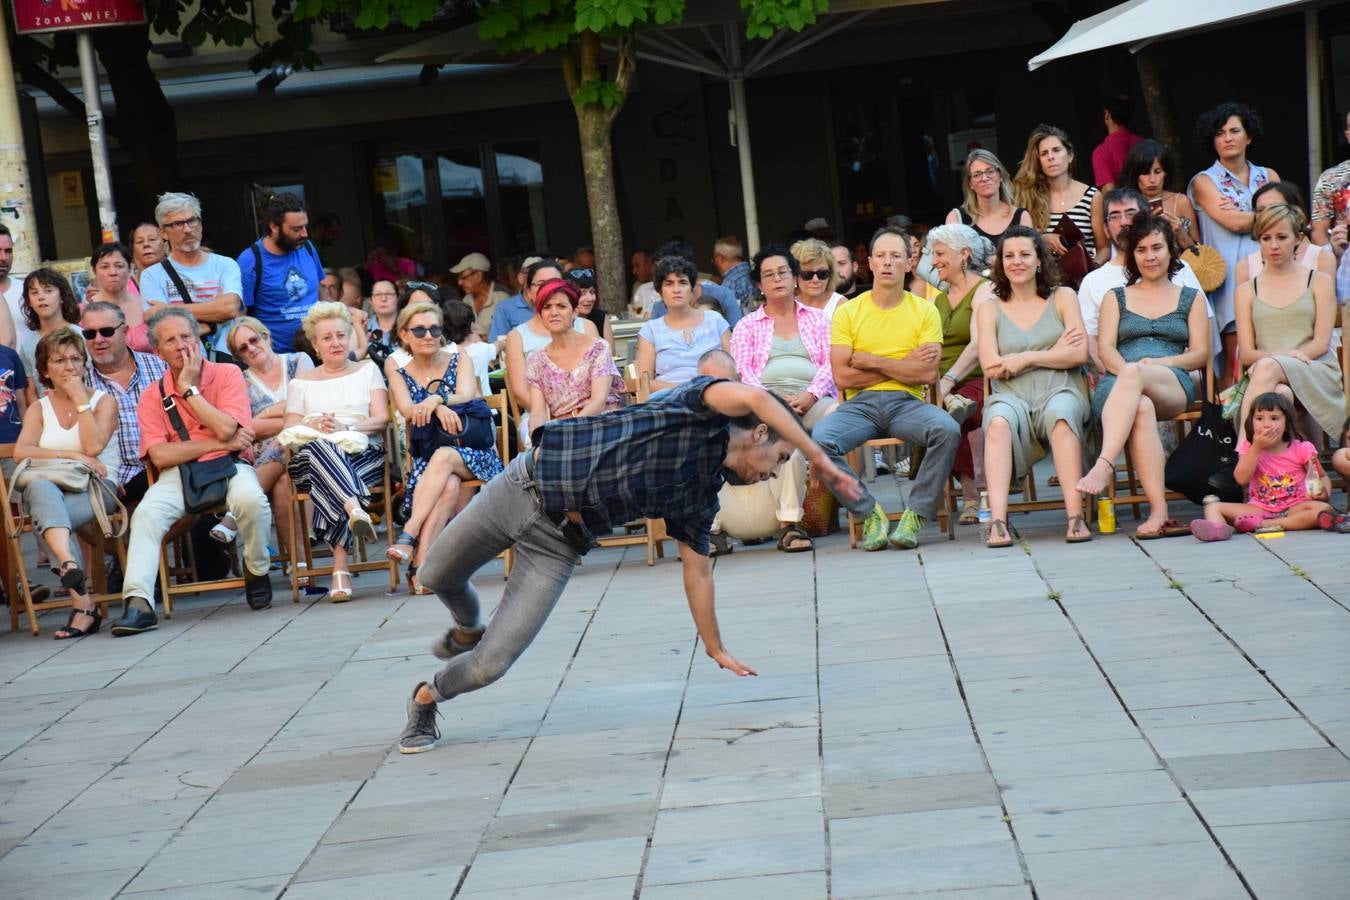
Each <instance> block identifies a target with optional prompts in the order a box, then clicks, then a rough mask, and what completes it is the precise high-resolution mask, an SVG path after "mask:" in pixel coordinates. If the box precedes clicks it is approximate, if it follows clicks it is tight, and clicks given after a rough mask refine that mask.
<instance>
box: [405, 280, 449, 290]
mask: <svg viewBox="0 0 1350 900" xmlns="http://www.w3.org/2000/svg"><path fill="white" fill-rule="evenodd" d="M404 287H405V288H406V289H407V290H409V291H428V290H430V291H439V290H440V289H441V288H440V285H437V284H432V283H431V282H430V281H409V282H408V283H407V284H405V285H404Z"/></svg>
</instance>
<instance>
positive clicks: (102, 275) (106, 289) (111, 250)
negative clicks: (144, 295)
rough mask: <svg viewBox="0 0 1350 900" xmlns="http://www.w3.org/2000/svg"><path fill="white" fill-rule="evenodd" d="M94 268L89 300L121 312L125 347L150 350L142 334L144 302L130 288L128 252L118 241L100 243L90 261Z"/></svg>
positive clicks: (143, 332)
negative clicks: (110, 306) (124, 332)
mask: <svg viewBox="0 0 1350 900" xmlns="http://www.w3.org/2000/svg"><path fill="white" fill-rule="evenodd" d="M89 265H90V267H91V268H92V269H93V270H94V292H93V293H92V294H91V295H90V297H89V302H91V303H96V302H100V301H101V302H103V303H111V304H112V305H113V306H116V307H117V308H118V309H119V310H121V312H122V318H123V320H124V321H125V322H126V326H127V336H126V343H127V346H129V347H131V349H132V350H136V351H139V352H141V353H149V352H150V340H149V339H148V338H147V337H146V336H145V313H146V307H147V304H146V303H145V301H144V300H142V299H141V297H140V294H136V293H132V291H131V251H129V250H127V248H126V247H125V246H124V245H122V244H119V243H112V244H103V245H102V246H100V247H99V248H98V249H97V250H95V251H94V255H93V256H92V257H91V258H90V260H89Z"/></svg>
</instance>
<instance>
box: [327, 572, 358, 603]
mask: <svg viewBox="0 0 1350 900" xmlns="http://www.w3.org/2000/svg"><path fill="white" fill-rule="evenodd" d="M350 599H352V573H351V572H344V571H342V570H341V569H339V570H337V571H336V572H334V573H333V586H332V587H331V588H329V589H328V602H330V603H346V602H347V601H348V600H350Z"/></svg>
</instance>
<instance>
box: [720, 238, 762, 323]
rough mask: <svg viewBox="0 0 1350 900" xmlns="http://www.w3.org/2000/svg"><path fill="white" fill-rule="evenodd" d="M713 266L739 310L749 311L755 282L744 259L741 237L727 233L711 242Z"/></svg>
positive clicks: (753, 295)
mask: <svg viewBox="0 0 1350 900" xmlns="http://www.w3.org/2000/svg"><path fill="white" fill-rule="evenodd" d="M713 267H714V268H716V269H717V274H718V275H719V276H720V277H721V280H722V287H724V288H726V289H727V290H729V291H731V293H732V296H734V297H735V298H736V302H737V304H739V305H740V308H741V312H742V313H746V312H749V310H750V308H751V306H752V305H753V300H754V297H755V284H754V282H753V281H752V280H751V278H750V264H749V263H748V262H746V261H745V246H744V245H743V244H742V243H741V239H740V238H738V237H735V236H734V235H727V236H726V237H720V238H718V239H717V243H715V244H713Z"/></svg>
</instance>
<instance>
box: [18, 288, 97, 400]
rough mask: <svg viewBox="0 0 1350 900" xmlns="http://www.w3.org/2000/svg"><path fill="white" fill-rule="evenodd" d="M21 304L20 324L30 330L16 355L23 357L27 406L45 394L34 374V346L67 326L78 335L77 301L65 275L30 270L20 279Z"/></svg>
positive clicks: (78, 305) (78, 308)
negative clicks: (21, 287)
mask: <svg viewBox="0 0 1350 900" xmlns="http://www.w3.org/2000/svg"><path fill="white" fill-rule="evenodd" d="M22 297H23V300H22V306H21V311H22V312H23V320H24V323H25V324H26V325H27V326H28V328H29V329H30V331H31V332H32V333H31V334H29V335H28V336H27V337H25V338H24V339H23V340H22V341H20V342H19V358H20V359H22V360H23V368H24V374H26V375H27V376H28V392H29V396H28V405H29V406H32V405H33V403H35V402H36V401H37V399H38V398H39V397H41V396H43V395H45V394H46V393H47V391H46V388H45V387H44V386H43V384H42V381H41V379H39V378H38V377H37V359H36V356H37V345H38V341H40V340H42V339H43V338H44V337H46V336H47V335H49V334H51V333H52V332H53V331H57V330H59V329H61V328H69V329H70V330H71V331H73V332H75V333H76V334H77V335H80V338H81V340H83V338H84V335H82V334H80V325H79V322H80V302H79V301H78V300H76V299H75V292H74V291H73V290H71V287H70V282H69V281H67V280H66V276H64V275H62V274H61V273H60V272H58V271H56V270H55V269H50V268H47V267H45V266H44V267H43V268H41V269H34V270H33V271H31V272H29V273H28V277H27V278H25V279H24V280H23V294H22Z"/></svg>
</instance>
